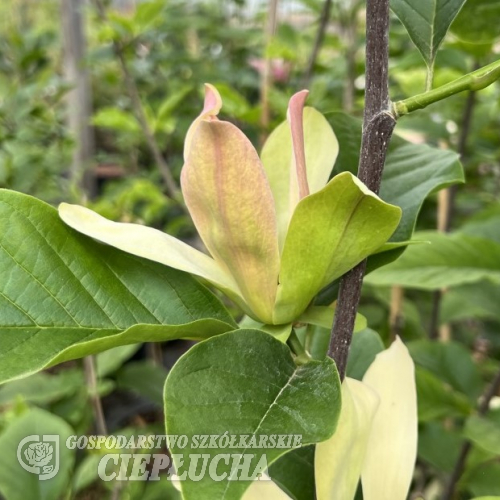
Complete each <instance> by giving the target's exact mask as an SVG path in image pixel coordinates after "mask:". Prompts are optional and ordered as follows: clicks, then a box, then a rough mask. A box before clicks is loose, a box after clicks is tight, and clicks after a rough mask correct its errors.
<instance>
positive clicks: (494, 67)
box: [393, 60, 500, 117]
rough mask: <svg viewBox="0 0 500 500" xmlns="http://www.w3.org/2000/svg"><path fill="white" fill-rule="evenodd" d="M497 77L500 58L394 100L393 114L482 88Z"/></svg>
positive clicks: (404, 112)
mask: <svg viewBox="0 0 500 500" xmlns="http://www.w3.org/2000/svg"><path fill="white" fill-rule="evenodd" d="M498 79H500V60H499V61H495V62H494V63H491V64H488V66H484V67H483V68H480V69H477V70H475V71H473V72H472V73H469V74H468V75H464V76H462V77H460V78H457V79H456V80H453V81H452V82H450V83H447V84H445V85H441V87H438V88H436V89H434V90H431V91H429V92H424V93H423V94H417V95H415V96H412V97H408V99H404V100H402V101H398V102H395V103H394V104H393V111H394V115H395V116H396V117H398V116H402V115H406V114H408V113H411V112H412V111H416V110H417V109H423V108H426V107H427V106H429V105H430V104H433V103H435V102H438V101H442V100H443V99H446V98H447V97H450V96H452V95H455V94H458V93H460V92H464V91H466V90H469V91H471V92H472V91H477V90H482V89H484V88H486V87H488V86H489V85H491V84H492V83H494V82H496V81H497V80H498Z"/></svg>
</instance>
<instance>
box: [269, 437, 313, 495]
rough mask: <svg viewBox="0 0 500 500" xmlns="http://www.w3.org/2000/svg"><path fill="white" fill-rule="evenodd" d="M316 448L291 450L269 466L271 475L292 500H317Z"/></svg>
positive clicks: (306, 447)
mask: <svg viewBox="0 0 500 500" xmlns="http://www.w3.org/2000/svg"><path fill="white" fill-rule="evenodd" d="M314 448H315V446H314V445H311V446H305V447H304V448H298V449H296V450H292V451H289V452H288V453H286V454H285V455H283V456H282V457H280V458H278V460H276V462H274V463H273V464H272V465H271V467H269V477H271V478H272V480H273V481H274V482H275V483H276V484H277V485H278V486H279V487H280V488H281V489H282V490H283V491H284V492H285V493H286V494H287V495H288V496H289V497H290V498H291V499H292V500H315V487H314Z"/></svg>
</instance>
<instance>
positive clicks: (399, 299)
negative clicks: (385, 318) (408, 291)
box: [389, 285, 405, 340]
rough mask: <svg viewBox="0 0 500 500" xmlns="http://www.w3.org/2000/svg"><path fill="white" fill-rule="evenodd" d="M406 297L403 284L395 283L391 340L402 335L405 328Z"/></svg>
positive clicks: (392, 294) (391, 309)
mask: <svg viewBox="0 0 500 500" xmlns="http://www.w3.org/2000/svg"><path fill="white" fill-rule="evenodd" d="M404 297H405V289H404V288H403V287H402V286H398V285H394V286H393V287H392V288H391V305H390V311H389V328H390V335H391V340H395V339H396V337H397V336H398V335H401V330H402V328H403V321H404V318H403V314H402V310H403V301H404Z"/></svg>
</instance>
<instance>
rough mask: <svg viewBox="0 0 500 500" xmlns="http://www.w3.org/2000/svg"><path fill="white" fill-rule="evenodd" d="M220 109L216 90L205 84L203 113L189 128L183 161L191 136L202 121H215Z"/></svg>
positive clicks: (187, 151)
mask: <svg viewBox="0 0 500 500" xmlns="http://www.w3.org/2000/svg"><path fill="white" fill-rule="evenodd" d="M221 107H222V98H221V96H220V94H219V92H218V90H217V89H216V88H215V87H214V86H213V85H211V84H210V83H205V102H204V105H203V111H202V112H201V113H200V114H199V116H198V117H197V118H196V119H195V120H194V122H193V123H192V124H191V126H190V127H189V129H188V131H187V134H186V139H185V141H184V161H186V159H187V156H188V153H189V148H190V147H191V142H192V140H193V135H194V133H195V132H196V128H197V127H198V125H199V124H200V122H201V121H202V120H217V115H218V114H219V111H220V109H221Z"/></svg>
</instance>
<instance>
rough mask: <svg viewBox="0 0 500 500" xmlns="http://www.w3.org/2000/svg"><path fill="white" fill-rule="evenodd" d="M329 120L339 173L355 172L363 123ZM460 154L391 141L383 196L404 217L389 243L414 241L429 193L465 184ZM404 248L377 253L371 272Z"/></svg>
mask: <svg viewBox="0 0 500 500" xmlns="http://www.w3.org/2000/svg"><path fill="white" fill-rule="evenodd" d="M328 119H329V121H330V123H331V124H332V126H333V129H334V130H335V133H336V134H337V138H338V140H339V144H340V152H339V157H338V160H337V164H336V167H335V171H336V172H341V171H344V170H348V171H350V172H352V173H355V172H356V170H357V166H358V159H359V150H360V145H361V121H360V120H358V119H357V118H354V117H351V116H349V115H346V114H345V113H341V112H336V113H332V114H330V115H328ZM458 158H459V157H458V155H457V154H456V153H455V152H453V151H450V150H444V149H437V148H432V147H430V146H427V145H425V144H409V143H408V142H406V141H404V140H402V139H401V138H400V137H398V136H397V135H396V136H394V137H393V138H392V140H391V147H390V149H389V153H388V156H387V161H386V164H385V167H384V173H383V176H382V185H381V188H380V197H381V198H382V199H383V200H384V201H386V202H387V203H391V204H393V205H398V206H399V207H401V209H402V210H403V215H402V217H401V221H400V223H399V226H398V228H397V229H396V231H395V232H394V234H393V235H392V236H391V238H390V242H393V243H396V242H403V241H407V240H409V239H410V238H411V235H412V233H413V230H414V228H415V223H416V221H417V216H418V213H419V212H420V209H421V207H422V204H423V202H424V200H425V199H426V198H427V196H429V194H431V193H433V192H435V191H438V190H439V189H443V188H445V187H447V186H450V185H452V184H457V183H461V182H464V174H463V169H462V165H461V164H460V162H459V159H458ZM400 254H401V249H395V250H390V251H388V252H383V253H382V254H377V255H374V256H372V257H371V258H370V259H369V263H368V266H369V269H374V268H376V267H378V266H379V265H382V264H383V263H385V261H390V260H394V259H395V258H396V257H398V256H399V255H400Z"/></svg>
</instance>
